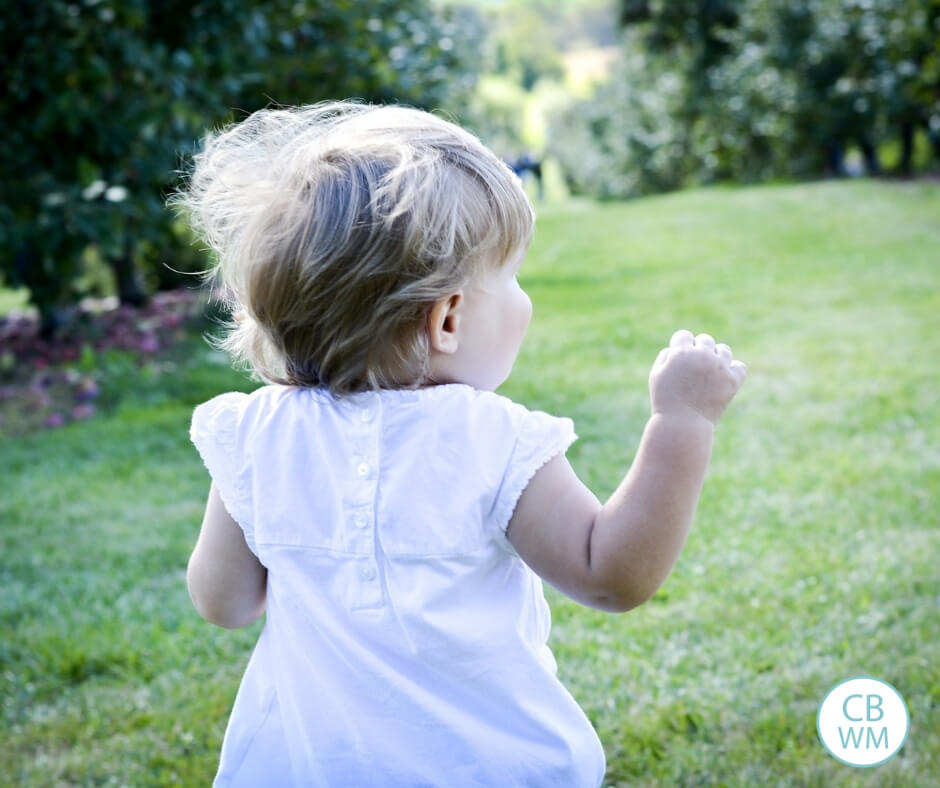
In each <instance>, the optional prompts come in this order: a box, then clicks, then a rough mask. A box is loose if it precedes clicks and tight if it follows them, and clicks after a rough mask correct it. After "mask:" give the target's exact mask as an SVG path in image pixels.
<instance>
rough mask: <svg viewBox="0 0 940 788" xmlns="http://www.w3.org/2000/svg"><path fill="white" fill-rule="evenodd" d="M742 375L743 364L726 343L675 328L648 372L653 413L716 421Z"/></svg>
mask: <svg viewBox="0 0 940 788" xmlns="http://www.w3.org/2000/svg"><path fill="white" fill-rule="evenodd" d="M745 375H747V367H746V366H745V365H744V362H742V361H737V360H735V359H734V358H733V357H732V354H731V348H730V347H728V346H727V345H724V344H719V345H716V344H715V340H714V339H712V337H710V336H709V335H708V334H699V335H698V336H695V337H693V336H692V332H691V331H686V330H685V329H682V330H680V331H676V333H675V334H673V335H672V339H670V340H669V347H667V348H663V349H662V350H661V351H660V353H659V355H658V356H657V357H656V362H655V363H654V364H653V369H652V370H651V371H650V402H651V404H652V410H653V413H654V414H686V415H687V414H689V413H690V412H691V413H697V414H699V415H701V416H703V417H705V418H706V419H708V421H710V422H711V423H712V424H716V423H717V422H718V419H720V418H721V414H722V413H724V410H725V408H726V407H728V403H729V402H731V400H732V398H733V397H734V395H735V394H737V392H738V389H739V388H741V384H742V383H743V382H744V377H745Z"/></svg>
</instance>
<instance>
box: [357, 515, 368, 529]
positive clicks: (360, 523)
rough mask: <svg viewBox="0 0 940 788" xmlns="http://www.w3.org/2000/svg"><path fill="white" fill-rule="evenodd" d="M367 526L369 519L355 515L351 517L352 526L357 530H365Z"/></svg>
mask: <svg viewBox="0 0 940 788" xmlns="http://www.w3.org/2000/svg"><path fill="white" fill-rule="evenodd" d="M368 524H369V518H368V517H366V516H365V515H364V514H357V515H356V516H355V517H353V525H355V526H356V527H357V528H365V527H366V526H367V525H368Z"/></svg>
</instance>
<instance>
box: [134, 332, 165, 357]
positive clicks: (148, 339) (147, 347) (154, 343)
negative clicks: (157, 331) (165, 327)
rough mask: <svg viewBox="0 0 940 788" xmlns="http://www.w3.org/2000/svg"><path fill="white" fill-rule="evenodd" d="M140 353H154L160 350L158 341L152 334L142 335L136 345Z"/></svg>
mask: <svg viewBox="0 0 940 788" xmlns="http://www.w3.org/2000/svg"><path fill="white" fill-rule="evenodd" d="M137 349H138V350H140V351H141V352H142V353H156V352H157V351H158V350H159V349H160V340H158V339H157V337H156V336H155V335H154V334H144V335H143V336H142V337H141V338H140V341H138V343H137Z"/></svg>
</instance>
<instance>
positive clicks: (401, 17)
mask: <svg viewBox="0 0 940 788" xmlns="http://www.w3.org/2000/svg"><path fill="white" fill-rule="evenodd" d="M450 16H451V14H450V13H449V12H441V13H434V12H433V11H432V8H431V6H430V5H429V2H428V0H371V1H369V2H367V0H254V1H252V2H249V1H246V0H186V1H185V2H184V1H183V0H83V2H80V1H79V0H44V2H41V3H30V4H22V5H21V6H20V7H19V8H18V10H17V12H16V13H15V14H5V15H3V16H2V17H0V45H2V46H3V51H4V53H5V55H4V58H3V59H2V61H0V77H2V79H3V82H4V84H5V85H6V87H7V89H6V91H5V92H4V94H3V96H2V97H0V111H2V114H3V117H4V121H5V122H4V127H5V128H4V134H3V135H2V137H0V172H3V173H4V175H3V178H2V181H0V273H2V274H3V276H4V278H5V279H6V280H7V282H8V283H10V284H13V285H16V286H25V287H27V288H28V289H29V291H30V297H31V299H32V301H33V303H34V304H35V305H36V306H37V307H38V308H39V310H40V313H41V315H42V318H43V327H44V331H45V333H46V334H49V333H51V332H52V331H53V330H54V328H55V326H56V322H57V316H58V315H59V313H60V312H61V310H63V309H64V308H65V307H67V306H68V305H69V304H70V303H72V302H73V301H74V299H75V298H76V297H77V295H79V293H78V292H77V291H78V287H79V286H78V284H77V282H78V274H79V272H80V271H81V267H82V263H81V260H82V255H83V253H84V252H85V251H86V250H87V249H88V248H89V247H95V248H97V250H98V252H99V254H100V256H101V257H102V258H103V259H104V260H106V261H107V262H108V264H109V265H110V266H111V268H112V270H113V271H114V277H115V282H116V286H117V290H118V293H119V295H120V297H121V300H122V301H123V302H125V303H132V304H133V303H140V302H141V301H142V300H143V299H144V298H145V292H146V288H145V285H144V284H143V283H142V282H141V270H144V271H147V272H149V273H150V275H151V277H152V278H160V277H154V276H153V272H161V276H162V277H164V278H165V276H166V274H165V273H162V272H166V271H167V269H166V268H165V267H163V266H162V263H163V261H164V260H172V261H173V262H174V264H178V260H179V259H184V260H185V259H186V258H187V255H188V256H189V257H190V258H191V257H192V255H191V253H190V252H189V251H188V243H187V238H186V237H185V234H183V233H181V232H180V230H179V229H178V228H177V227H176V226H175V225H174V221H173V217H172V216H171V215H170V214H169V212H168V211H167V210H166V209H165V207H164V197H165V194H166V193H167V191H168V190H169V189H170V188H171V187H172V184H173V182H174V180H175V177H176V175H175V170H176V168H177V167H178V164H179V156H180V154H181V153H183V154H185V153H186V152H188V151H190V150H191V149H192V148H193V146H194V143H195V140H196V139H197V138H198V137H200V136H201V134H202V131H203V130H204V128H205V127H206V126H207V125H211V124H215V123H219V122H221V121H223V120H225V119H228V118H230V117H232V113H233V111H237V112H239V113H242V112H249V111H252V110H254V109H257V108H259V107H261V106H264V105H265V104H268V103H270V102H272V101H275V102H280V103H295V102H313V101H317V100H321V99H325V98H344V97H349V96H356V97H360V98H363V99H366V100H373V101H393V100H398V101H403V102H406V103H411V104H414V105H418V106H438V105H441V104H446V103H448V102H450V101H454V100H455V96H458V97H459V95H460V94H461V93H462V92H463V93H465V92H466V91H467V89H468V88H469V87H470V86H471V85H472V82H473V73H472V71H471V70H470V69H469V67H468V66H467V65H466V64H467V63H468V62H469V60H468V57H467V51H468V50H467V42H466V40H465V34H464V31H463V30H462V29H461V28H460V27H459V26H458V25H457V24H455V23H454V22H453V21H452V19H450ZM456 100H457V101H459V98H456ZM190 265H191V266H197V265H199V262H198V261H197V260H192V259H190ZM174 267H176V265H174Z"/></svg>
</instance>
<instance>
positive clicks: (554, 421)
mask: <svg viewBox="0 0 940 788" xmlns="http://www.w3.org/2000/svg"><path fill="white" fill-rule="evenodd" d="M510 416H511V424H512V429H513V433H514V436H515V443H514V445H513V449H512V453H511V454H510V456H509V463H508V464H507V466H506V472H505V474H504V476H503V480H502V483H501V485H500V487H499V491H498V492H497V494H496V501H495V503H494V504H493V509H492V514H491V517H490V522H491V524H492V525H493V526H495V527H496V528H497V529H498V530H499V532H500V533H502V534H503V535H505V533H506V529H507V528H508V527H509V521H510V519H511V518H512V514H513V512H514V511H515V509H516V504H517V503H518V502H519V497H520V496H521V495H522V491H523V490H525V488H526V487H527V486H528V484H529V482H530V481H531V480H532V477H533V476H535V474H536V473H537V472H538V470H539V468H541V467H542V466H543V465H545V463H547V462H548V461H549V460H550V459H552V458H553V457H555V456H556V455H558V454H561V453H563V452H565V451H566V450H567V449H568V447H569V446H570V445H571V444H572V443H574V442H575V440H577V437H578V436H577V434H576V433H575V431H574V424H573V422H572V421H571V419H567V418H559V417H557V416H551V415H549V414H548V413H543V412H542V411H530V410H528V409H527V408H524V407H523V406H522V405H518V404H516V403H512V406H511V409H510Z"/></svg>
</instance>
